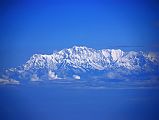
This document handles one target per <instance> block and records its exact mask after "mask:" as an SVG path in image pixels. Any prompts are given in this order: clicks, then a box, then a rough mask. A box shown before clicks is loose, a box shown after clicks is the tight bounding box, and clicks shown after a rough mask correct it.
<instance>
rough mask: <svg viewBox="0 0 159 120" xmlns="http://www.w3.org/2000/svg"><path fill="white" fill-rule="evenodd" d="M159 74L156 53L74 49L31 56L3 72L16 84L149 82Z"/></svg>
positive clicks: (4, 76) (4, 75) (5, 76)
mask: <svg viewBox="0 0 159 120" xmlns="http://www.w3.org/2000/svg"><path fill="white" fill-rule="evenodd" d="M158 74H159V54H158V53H155V52H142V51H129V52H127V51H125V52H124V51H122V50H120V49H116V50H115V49H102V50H96V49H92V48H88V47H85V46H73V47H72V48H68V49H63V50H60V51H58V52H54V53H52V54H50V55H43V54H34V55H33V56H32V57H31V58H30V59H29V60H28V61H27V62H26V63H25V64H24V65H22V66H19V67H17V68H11V69H8V70H6V71H5V73H4V74H3V76H2V77H3V78H5V79H16V80H18V81H22V80H24V79H25V80H31V81H41V80H56V79H82V78H83V79H84V78H87V77H88V78H92V79H94V78H96V79H98V78H99V79H131V78H132V79H150V76H151V77H156V78H157V79H158Z"/></svg>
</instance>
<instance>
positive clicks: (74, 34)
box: [0, 0, 159, 67]
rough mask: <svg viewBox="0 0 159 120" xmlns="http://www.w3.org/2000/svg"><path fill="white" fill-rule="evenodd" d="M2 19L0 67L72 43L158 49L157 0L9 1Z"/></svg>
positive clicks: (96, 46)
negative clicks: (155, 47)
mask: <svg viewBox="0 0 159 120" xmlns="http://www.w3.org/2000/svg"><path fill="white" fill-rule="evenodd" d="M0 17H1V22H0V27H1V29H0V40H1V41H0V45H1V46H0V55H1V62H0V67H12V66H13V67H15V66H17V65H21V64H23V63H24V62H25V61H26V60H27V59H29V57H30V56H31V55H32V54H34V53H46V54H47V53H48V54H49V53H52V52H53V51H54V50H60V49H63V48H68V47H72V46H73V45H84V46H88V47H93V48H96V49H102V48H109V47H114V48H119V47H120V46H129V47H131V46H133V47H135V46H142V47H149V48H154V46H158V45H159V2H157V0H145V1H144V2H142V1H141V0H138V1H137V0H136V1H135V0H132V1H131V0H130V1H129V2H126V1H125V2H124V1H123V0H122V1H120V2H119V1H115V0H114V1H104V0H92V1H88V0H74V1H73V0H72V1H70V0H68V1H67V2H66V0H56V1H55V0H52V1H30V0H5V1H3V2H1V13H0ZM135 49H136V47H135Z"/></svg>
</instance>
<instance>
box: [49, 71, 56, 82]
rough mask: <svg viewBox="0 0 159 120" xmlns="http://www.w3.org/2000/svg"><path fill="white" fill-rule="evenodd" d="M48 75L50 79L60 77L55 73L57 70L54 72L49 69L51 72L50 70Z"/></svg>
mask: <svg viewBox="0 0 159 120" xmlns="http://www.w3.org/2000/svg"><path fill="white" fill-rule="evenodd" d="M48 77H49V80H54V79H58V77H57V75H56V74H55V72H52V71H51V70H49V72H48Z"/></svg>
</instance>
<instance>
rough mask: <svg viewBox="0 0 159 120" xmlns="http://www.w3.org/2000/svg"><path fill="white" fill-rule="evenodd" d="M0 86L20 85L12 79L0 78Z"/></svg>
mask: <svg viewBox="0 0 159 120" xmlns="http://www.w3.org/2000/svg"><path fill="white" fill-rule="evenodd" d="M0 84H3V85H5V84H17V85H18V84H20V82H19V81H17V80H14V79H3V78H0Z"/></svg>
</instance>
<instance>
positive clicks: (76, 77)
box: [73, 75, 81, 80]
mask: <svg viewBox="0 0 159 120" xmlns="http://www.w3.org/2000/svg"><path fill="white" fill-rule="evenodd" d="M73 78H74V79H77V80H79V79H81V77H80V76H79V75H73Z"/></svg>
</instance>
